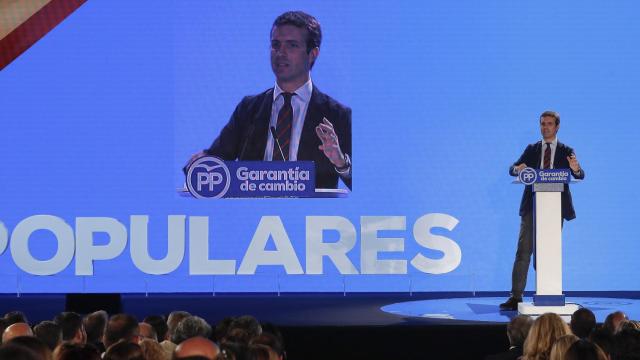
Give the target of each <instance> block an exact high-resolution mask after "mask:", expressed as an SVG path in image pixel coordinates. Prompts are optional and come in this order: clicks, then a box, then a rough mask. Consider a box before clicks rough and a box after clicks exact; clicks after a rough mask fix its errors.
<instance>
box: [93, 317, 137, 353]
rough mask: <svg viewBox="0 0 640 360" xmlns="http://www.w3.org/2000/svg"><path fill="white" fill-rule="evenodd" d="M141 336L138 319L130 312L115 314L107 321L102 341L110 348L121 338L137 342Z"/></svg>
mask: <svg viewBox="0 0 640 360" xmlns="http://www.w3.org/2000/svg"><path fill="white" fill-rule="evenodd" d="M139 338H140V335H139V332H138V320H137V319H136V318H135V317H134V316H132V315H129V314H117V315H113V316H112V317H111V318H110V319H109V322H107V329H106V330H105V332H104V337H103V340H102V342H103V343H104V346H105V347H106V348H107V349H108V348H109V347H110V346H111V345H113V344H115V343H117V342H118V341H120V340H124V341H126V342H131V343H137V342H138V340H139Z"/></svg>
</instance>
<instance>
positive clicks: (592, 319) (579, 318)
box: [570, 308, 596, 339]
mask: <svg viewBox="0 0 640 360" xmlns="http://www.w3.org/2000/svg"><path fill="white" fill-rule="evenodd" d="M570 325H571V331H572V332H573V334H574V335H575V336H577V337H579V338H581V339H584V338H586V337H588V336H589V334H591V332H592V331H593V330H595V328H596V316H595V315H594V314H593V312H592V311H591V310H589V309H587V308H581V309H578V310H576V311H575V312H574V313H573V314H571V324H570Z"/></svg>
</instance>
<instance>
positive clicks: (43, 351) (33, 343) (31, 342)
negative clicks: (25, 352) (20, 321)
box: [8, 336, 52, 360]
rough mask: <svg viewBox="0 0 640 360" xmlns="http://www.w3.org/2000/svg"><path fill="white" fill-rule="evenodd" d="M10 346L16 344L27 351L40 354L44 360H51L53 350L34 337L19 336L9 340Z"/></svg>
mask: <svg viewBox="0 0 640 360" xmlns="http://www.w3.org/2000/svg"><path fill="white" fill-rule="evenodd" d="M8 344H16V345H20V346H24V347H26V348H27V349H29V350H31V351H33V352H34V353H36V354H38V356H39V357H40V358H41V359H42V360H51V359H52V355H51V349H49V347H48V346H47V344H45V343H44V342H43V341H42V340H40V339H38V338H35V337H33V336H18V337H15V338H13V339H11V340H9V342H8Z"/></svg>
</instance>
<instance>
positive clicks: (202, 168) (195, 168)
mask: <svg viewBox="0 0 640 360" xmlns="http://www.w3.org/2000/svg"><path fill="white" fill-rule="evenodd" d="M230 179H231V175H230V174H229V168H228V167H227V165H225V163H224V162H223V161H222V160H220V159H218V158H217V157H213V156H205V157H201V158H200V159H198V160H196V161H194V162H193V163H192V164H191V166H189V170H188V171H187V188H188V189H189V192H190V193H191V195H193V196H194V197H196V198H198V199H218V198H221V197H223V196H224V195H225V194H226V193H227V191H228V190H229V184H230Z"/></svg>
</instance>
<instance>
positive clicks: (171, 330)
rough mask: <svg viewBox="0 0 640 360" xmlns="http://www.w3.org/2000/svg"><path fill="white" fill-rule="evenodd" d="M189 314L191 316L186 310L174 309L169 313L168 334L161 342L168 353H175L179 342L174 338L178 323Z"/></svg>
mask: <svg viewBox="0 0 640 360" xmlns="http://www.w3.org/2000/svg"><path fill="white" fill-rule="evenodd" d="M189 316H191V314H189V313H188V312H186V311H173V312H172V313H171V314H169V317H168V318H167V334H166V335H165V337H164V341H162V342H161V343H160V345H162V348H163V349H164V350H165V351H167V352H168V353H170V354H173V350H175V348H176V345H177V344H176V343H174V342H173V341H172V339H173V336H174V335H175V332H176V328H177V327H178V324H179V323H180V321H182V320H183V319H185V318H187V317H189Z"/></svg>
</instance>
